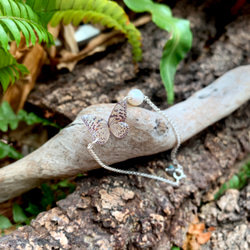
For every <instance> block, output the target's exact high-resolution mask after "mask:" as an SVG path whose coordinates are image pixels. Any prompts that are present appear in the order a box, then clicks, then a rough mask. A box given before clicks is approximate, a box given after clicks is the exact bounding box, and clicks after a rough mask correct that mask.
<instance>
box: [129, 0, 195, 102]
mask: <svg viewBox="0 0 250 250" xmlns="http://www.w3.org/2000/svg"><path fill="white" fill-rule="evenodd" d="M124 2H125V4H126V5H127V6H128V7H129V8H130V9H132V10H133V11H135V12H145V11H147V12H149V13H151V14H152V20H153V22H154V23H155V24H156V25H157V26H158V27H159V28H161V29H164V30H166V31H168V32H170V33H171V37H170V39H169V40H168V41H167V42H166V44H165V46H164V49H163V55H162V58H161V62H160V72H161V78H162V81H163V83H164V86H165V89H166V91H167V97H168V103H170V104H172V103H173V101H174V88H173V86H174V76H175V73H176V69H177V66H178V64H179V63H180V61H181V60H182V59H183V58H184V57H185V55H186V53H187V52H188V51H189V50H190V48H191V46H192V33H191V30H190V24H189V21H187V20H183V19H177V18H173V17H172V13H171V10H170V8H169V7H168V6H166V5H164V4H159V3H154V2H153V1H151V0H136V1H134V0H124Z"/></svg>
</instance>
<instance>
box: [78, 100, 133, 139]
mask: <svg viewBox="0 0 250 250" xmlns="http://www.w3.org/2000/svg"><path fill="white" fill-rule="evenodd" d="M126 117H127V103H126V101H121V102H118V103H117V104H116V105H115V107H114V108H113V110H112V112H111V114H110V116H109V119H108V122H106V121H105V120H104V119H102V118H100V117H97V116H93V115H83V116H82V120H83V122H84V124H85V125H86V126H87V128H88V130H89V131H90V133H91V134H92V136H93V140H94V141H96V143H98V144H104V143H106V142H107V141H108V139H109V136H110V132H111V133H112V134H113V135H114V136H115V137H117V138H123V137H124V136H126V135H127V134H128V132H129V126H128V124H127V123H126V122H125V120H126Z"/></svg>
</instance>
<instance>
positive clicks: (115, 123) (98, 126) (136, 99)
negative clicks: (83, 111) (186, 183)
mask: <svg viewBox="0 0 250 250" xmlns="http://www.w3.org/2000/svg"><path fill="white" fill-rule="evenodd" d="M143 101H146V102H147V104H148V105H149V106H150V107H151V108H152V109H153V110H154V111H156V112H158V113H160V114H161V115H162V116H163V117H164V118H165V119H166V121H167V122H168V123H169V124H170V126H171V127H172V128H173V131H174V134H175V137H176V145H175V147H174V148H173V149H172V152H171V160H172V162H173V165H170V166H169V167H167V168H166V169H165V171H166V172H168V173H169V174H171V175H172V177H173V178H174V179H175V181H173V180H171V179H167V178H163V177H159V176H155V175H151V174H146V173H140V172H135V171H127V170H122V169H117V168H114V167H110V166H107V165H105V164H104V163H103V162H102V161H101V160H100V158H99V157H98V156H97V154H96V153H95V152H94V150H93V148H94V146H95V145H96V144H105V143H106V142H107V141H108V139H109V137H110V134H113V135H114V136H115V137H117V138H123V137H125V136H126V135H127V134H128V132H129V125H128V124H127V123H126V122H125V121H126V117H127V104H129V105H132V106H139V105H140V104H141V103H142V102H143ZM81 118H82V121H83V122H84V124H85V125H86V126H87V128H88V130H89V131H90V132H91V134H92V136H93V141H92V142H91V143H89V145H88V147H87V149H88V150H89V152H90V154H91V155H92V157H93V158H94V159H95V160H96V162H97V163H98V164H99V165H100V166H101V167H103V168H105V169H107V170H110V171H114V172H117V173H120V174H130V175H139V176H142V177H146V178H151V179H155V180H158V181H163V182H166V183H168V184H171V185H173V186H178V185H179V182H180V180H181V179H182V178H185V177H186V176H185V174H184V172H183V167H182V166H181V165H180V164H179V162H178V161H177V159H176V155H177V151H178V149H179V147H180V145H181V139H180V134H179V132H178V130H177V128H176V126H175V124H174V122H173V121H172V120H171V119H170V118H169V117H168V116H167V115H166V114H165V113H164V112H163V111H161V110H160V109H159V108H158V107H156V106H155V105H154V104H153V103H152V102H151V100H150V99H149V98H148V97H147V96H144V95H143V93H142V92H141V91H140V90H139V89H132V90H131V91H130V92H129V93H128V96H126V97H125V98H123V100H122V101H120V102H118V103H117V104H116V105H115V107H114V108H113V110H112V112H111V114H110V116H109V119H108V121H105V120H104V119H102V118H100V117H97V116H94V115H90V114H87V115H83V116H82V117H81Z"/></svg>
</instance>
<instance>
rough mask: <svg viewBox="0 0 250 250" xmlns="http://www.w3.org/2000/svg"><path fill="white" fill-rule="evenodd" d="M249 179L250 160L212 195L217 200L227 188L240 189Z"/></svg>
mask: <svg viewBox="0 0 250 250" xmlns="http://www.w3.org/2000/svg"><path fill="white" fill-rule="evenodd" d="M249 179H250V161H249V162H247V163H246V164H245V165H244V166H242V167H241V169H240V171H239V172H238V173H237V174H235V175H233V177H232V178H231V179H230V180H228V181H227V182H225V183H223V185H222V186H221V187H220V189H219V191H218V192H217V193H216V194H215V195H214V199H215V200H217V199H218V198H219V197H220V196H221V195H223V194H224V193H225V192H226V191H227V190H228V189H230V188H233V189H242V188H243V187H244V186H246V185H247V182H248V180H249Z"/></svg>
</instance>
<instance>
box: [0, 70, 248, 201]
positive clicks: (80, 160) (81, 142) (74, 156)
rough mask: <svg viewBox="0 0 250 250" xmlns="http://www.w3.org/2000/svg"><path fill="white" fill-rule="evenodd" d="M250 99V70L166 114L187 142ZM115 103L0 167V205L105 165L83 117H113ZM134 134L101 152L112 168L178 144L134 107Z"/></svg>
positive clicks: (161, 123) (154, 117)
mask: <svg viewBox="0 0 250 250" xmlns="http://www.w3.org/2000/svg"><path fill="white" fill-rule="evenodd" d="M249 99H250V66H242V67H238V68H236V69H234V70H231V71H229V72H228V73H226V74H225V75H223V76H222V77H220V78H219V79H217V80H216V81H215V82H214V83H212V84H211V85H209V86H208V87H206V88H204V89H202V90H200V91H198V92H197V93H195V94H194V95H193V96H191V97H190V98H189V99H187V100H186V101H183V102H181V103H179V104H177V105H175V106H173V107H171V108H169V109H167V110H165V111H164V112H165V113H166V115H168V116H169V117H171V118H172V120H174V122H175V124H176V126H177V128H178V130H179V132H180V134H181V137H182V138H181V140H182V142H183V141H186V140H188V139H189V138H191V137H192V136H194V135H196V134H197V133H199V132H200V131H202V130H203V129H205V128H206V127H208V126H210V125H211V124H213V123H215V122H216V121H218V120H220V119H222V118H223V117H226V116H228V115H229V114H231V113H232V112H233V111H234V110H236V109H237V108H239V107H240V106H241V105H242V104H243V103H244V102H246V101H247V100H249ZM112 108H113V105H111V104H102V105H94V106H90V107H88V108H86V109H84V110H83V111H82V112H80V113H79V115H78V116H77V117H76V119H75V121H74V122H73V123H72V124H71V125H74V124H75V125H74V126H69V127H67V128H65V129H63V130H62V131H61V132H60V133H59V134H58V135H56V136H55V137H54V138H52V139H51V140H49V141H48V142H47V143H45V144H44V145H43V146H42V147H41V148H39V149H38V150H36V151H34V152H33V153H32V154H30V155H28V156H26V157H24V158H23V159H21V160H19V161H17V162H15V163H13V164H11V165H9V166H6V167H4V168H2V169H0V190H1V194H0V202H3V201H5V200H7V199H10V198H12V197H15V196H17V195H20V194H22V193H24V192H25V191H28V190H29V189H31V188H34V187H36V186H38V185H40V184H41V183H42V182H44V181H45V180H47V179H53V178H61V177H70V176H74V175H76V174H78V173H81V172H85V171H89V170H92V169H95V168H98V167H99V166H98V165H97V163H96V162H95V161H94V160H93V159H92V157H91V156H90V154H89V152H88V150H87V148H86V147H87V145H88V143H89V142H91V140H92V138H91V136H90V135H89V133H88V131H87V129H86V127H85V126H82V125H79V123H81V118H80V117H81V116H82V115H83V114H88V113H91V114H95V115H98V116H101V117H103V118H107V117H108V116H109V114H110V112H111V110H112ZM126 122H127V123H128V124H129V125H130V133H129V135H128V136H126V137H125V138H123V139H121V140H118V139H116V138H113V137H111V138H110V140H109V142H108V143H107V144H106V145H104V146H97V147H96V148H95V152H96V153H97V154H98V156H99V157H100V158H101V159H102V161H103V162H104V163H106V164H113V163H116V162H121V161H124V160H127V159H130V158H134V157H139V156H144V155H150V154H155V153H159V152H162V151H166V150H168V149H170V148H172V147H173V145H174V144H175V137H174V134H173V131H172V129H171V127H170V126H168V124H166V122H165V120H164V118H163V117H161V115H159V114H158V113H155V112H152V111H150V110H146V109H142V108H138V107H128V118H127V120H126Z"/></svg>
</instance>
